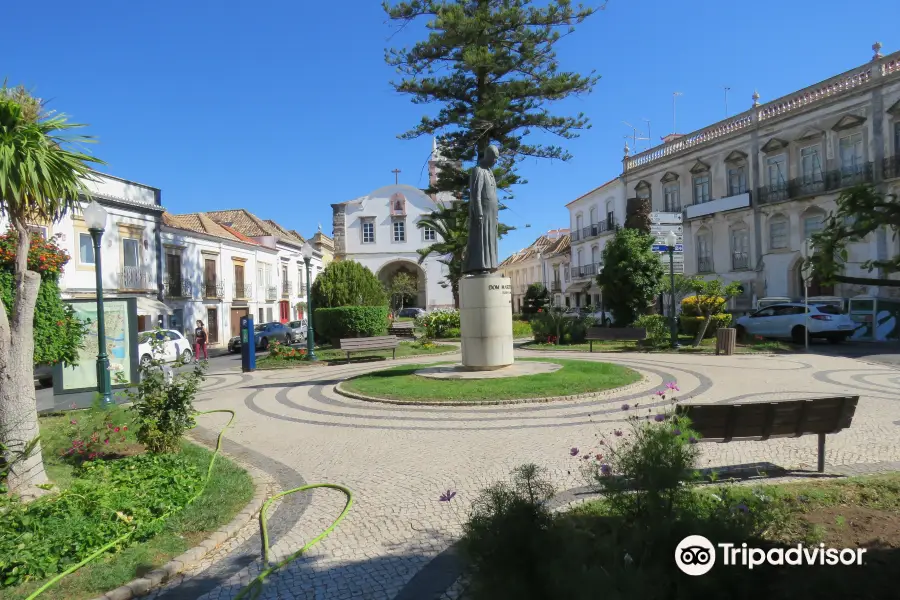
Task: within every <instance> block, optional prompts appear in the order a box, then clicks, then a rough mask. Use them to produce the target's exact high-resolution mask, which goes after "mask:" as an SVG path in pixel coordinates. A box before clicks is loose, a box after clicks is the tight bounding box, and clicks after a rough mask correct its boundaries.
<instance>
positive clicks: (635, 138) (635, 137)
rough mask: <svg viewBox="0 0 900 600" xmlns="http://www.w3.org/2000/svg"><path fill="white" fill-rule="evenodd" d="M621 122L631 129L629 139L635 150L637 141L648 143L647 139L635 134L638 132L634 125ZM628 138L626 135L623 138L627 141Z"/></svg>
mask: <svg viewBox="0 0 900 600" xmlns="http://www.w3.org/2000/svg"><path fill="white" fill-rule="evenodd" d="M622 122H623V123H625V125H627V126H628V127H631V136H630V137H631V145H632V146H634V147H635V148H637V141H638V140H648V141H649V140H650V138H649V137H641V136H639V135H638V134H637V131H638V130H637V127H635V126H634V125H632V124H631V123H629V122H628V121H622ZM628 138H629V136H627V135H626V136H625V139H628Z"/></svg>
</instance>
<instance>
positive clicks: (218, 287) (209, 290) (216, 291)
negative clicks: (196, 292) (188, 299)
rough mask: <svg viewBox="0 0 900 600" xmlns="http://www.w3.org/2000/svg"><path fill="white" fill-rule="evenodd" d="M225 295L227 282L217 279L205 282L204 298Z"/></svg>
mask: <svg viewBox="0 0 900 600" xmlns="http://www.w3.org/2000/svg"><path fill="white" fill-rule="evenodd" d="M223 296H225V284H224V283H220V282H216V281H204V282H203V297H204V298H222V297H223Z"/></svg>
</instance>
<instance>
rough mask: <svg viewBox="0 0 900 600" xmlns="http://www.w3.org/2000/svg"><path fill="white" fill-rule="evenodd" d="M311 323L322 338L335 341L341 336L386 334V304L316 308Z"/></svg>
mask: <svg viewBox="0 0 900 600" xmlns="http://www.w3.org/2000/svg"><path fill="white" fill-rule="evenodd" d="M314 319H315V320H314V321H313V325H314V327H315V330H316V333H317V334H318V335H320V336H322V338H324V339H328V340H331V341H332V343H333V344H334V343H337V341H338V340H340V339H341V338H349V337H374V336H379V335H386V334H387V329H388V307H387V306H337V307H334V308H317V309H316V311H315V315H314Z"/></svg>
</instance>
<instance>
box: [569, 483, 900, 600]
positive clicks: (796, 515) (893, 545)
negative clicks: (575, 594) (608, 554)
mask: <svg viewBox="0 0 900 600" xmlns="http://www.w3.org/2000/svg"><path fill="white" fill-rule="evenodd" d="M725 489H727V490H728V492H727V493H726V494H725V495H726V496H734V497H737V495H738V494H745V495H746V494H747V493H748V491H749V490H748V488H747V487H746V486H730V487H728V488H725ZM758 490H759V492H761V493H762V494H764V495H765V496H766V497H768V499H769V500H768V502H769V505H768V508H769V510H771V511H772V514H773V516H772V519H771V520H770V521H769V522H768V527H767V528H766V530H765V531H764V532H763V533H762V538H763V540H764V541H766V542H769V543H770V544H772V545H776V546H782V547H784V546H794V547H796V545H797V544H798V543H802V544H804V546H813V545H815V546H817V545H818V544H820V543H824V544H825V547H826V548H866V549H867V550H866V553H865V554H864V555H863V556H864V565H863V566H862V567H857V566H837V567H834V566H832V567H829V566H827V565H826V566H818V565H816V566H794V567H763V569H761V570H760V572H759V575H758V577H759V579H756V580H754V583H756V582H758V583H759V584H760V587H761V589H760V592H763V591H765V592H768V593H769V595H767V597H768V598H770V599H771V600H781V599H783V598H784V599H788V598H790V599H803V600H805V599H807V598H809V599H812V598H897V597H898V592H897V587H896V586H897V573H898V572H900V474H898V473H889V474H883V475H872V476H865V477H853V478H849V479H839V480H835V481H822V480H819V481H816V482H811V483H806V482H803V483H786V484H781V485H763V486H759V488H758ZM697 493H699V494H713V493H715V494H720V495H721V494H723V492H722V488H719V487H715V486H712V487H705V488H702V489H700V490H699V491H698V492H697ZM725 501H726V502H735V501H736V500H734V498H728V497H726V498H725ZM604 514H607V511H606V507H605V506H604V505H603V503H602V501H601V502H592V503H586V504H584V505H582V506H580V507H577V508H575V509H573V510H572V511H571V512H570V513H569V515H570V516H571V518H572V519H575V520H578V519H581V520H582V521H583V520H584V519H583V518H584V517H585V516H588V517H589V516H591V515H597V516H601V515H604ZM732 541H735V540H732ZM715 568H716V569H718V564H717V565H716V567H715ZM715 572H716V571H715V570H714V571H713V573H715ZM753 572H754V573H756V569H754V571H753ZM709 576H711V575H708V576H707V577H709ZM763 586H771V587H766V588H765V589H763ZM755 591H756V590H755V589H754V592H755Z"/></svg>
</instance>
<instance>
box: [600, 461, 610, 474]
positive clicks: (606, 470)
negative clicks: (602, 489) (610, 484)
mask: <svg viewBox="0 0 900 600" xmlns="http://www.w3.org/2000/svg"><path fill="white" fill-rule="evenodd" d="M611 473H612V468H611V467H610V466H609V465H606V464H603V465H600V474H601V475H606V476H609V475H610V474H611Z"/></svg>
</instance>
